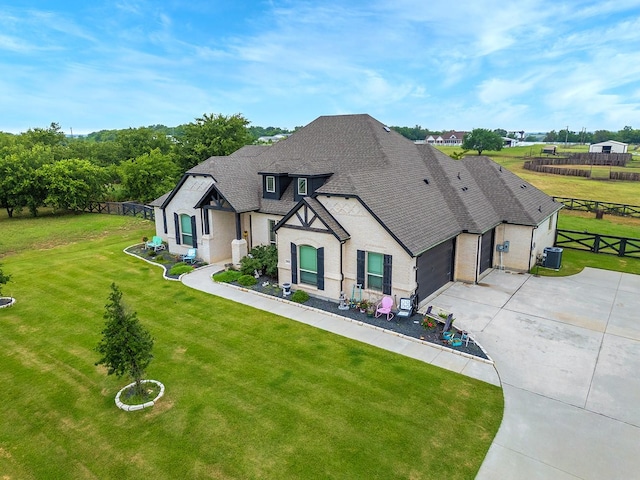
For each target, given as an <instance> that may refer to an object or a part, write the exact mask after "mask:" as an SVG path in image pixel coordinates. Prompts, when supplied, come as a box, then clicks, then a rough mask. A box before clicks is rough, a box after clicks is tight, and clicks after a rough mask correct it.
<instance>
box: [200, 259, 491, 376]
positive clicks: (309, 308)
mask: <svg viewBox="0 0 640 480" xmlns="http://www.w3.org/2000/svg"><path fill="white" fill-rule="evenodd" d="M216 273H217V272H216ZM213 275H215V274H212V275H211V277H212V278H211V280H212V281H214V282H215V283H217V284H219V285H226V286H227V287H231V288H235V289H236V290H240V291H242V292H249V293H253V294H255V295H260V296H262V297H266V298H270V299H272V300H277V301H279V302H283V303H288V304H290V305H295V306H298V307H300V308H302V309H305V310H311V311H314V312H318V313H324V314H325V315H330V316H332V317H335V318H339V319H341V320H346V321H348V322H351V323H355V324H358V325H361V326H363V327H367V328H371V329H373V330H378V331H380V332H383V333H386V334H389V335H395V336H396V337H401V338H404V339H406V340H410V341H412V342H416V343H420V344H422V345H426V346H429V347H432V348H436V349H438V350H444V351H446V352H450V353H453V354H455V355H460V356H461V357H464V358H468V359H470V360H475V361H476V362H481V363H487V364H489V365H493V366H495V362H494V361H493V359H492V358H491V357H490V356H489V354H488V353H487V351H486V350H485V349H484V348H483V347H482V345H480V344H479V343H477V342H476V345H477V346H478V347H479V348H480V350H482V352H483V353H484V354H485V355H486V356H487V358H482V357H477V356H475V355H471V354H469V353H466V352H461V351H459V350H454V349H453V348H449V347H445V346H444V345H438V344H437V343H432V342H428V341H426V340H420V339H419V338H414V337H410V336H408V335H404V334H402V333H398V332H394V331H393V330H387V329H385V328H382V327H378V326H376V325H371V324H369V323H367V322H363V321H361V320H355V319H353V318H349V317H343V316H342V315H339V314H337V313H333V312H327V311H326V310H321V309H319V308H315V307H311V306H307V305H305V304H303V303H296V302H292V301H291V300H287V299H285V298H281V297H274V296H273V295H269V294H266V293H262V292H258V291H256V290H253V289H250V288H245V287H240V286H238V285H233V284H231V283H226V282H216V281H215V280H213ZM474 341H475V339H474Z"/></svg>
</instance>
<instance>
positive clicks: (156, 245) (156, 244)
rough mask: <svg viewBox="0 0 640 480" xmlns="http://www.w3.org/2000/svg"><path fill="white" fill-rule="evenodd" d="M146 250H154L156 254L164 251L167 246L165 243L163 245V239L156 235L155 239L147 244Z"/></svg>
mask: <svg viewBox="0 0 640 480" xmlns="http://www.w3.org/2000/svg"><path fill="white" fill-rule="evenodd" d="M146 248H153V251H154V252H157V251H159V250H164V249H165V246H164V243H162V237H159V236H158V235H154V236H153V238H152V239H151V240H150V241H148V242H147V244H146Z"/></svg>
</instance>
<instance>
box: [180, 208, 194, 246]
mask: <svg viewBox="0 0 640 480" xmlns="http://www.w3.org/2000/svg"><path fill="white" fill-rule="evenodd" d="M180 238H181V239H182V244H183V245H193V231H192V230H191V217H190V216H189V215H186V214H184V213H183V214H182V215H180Z"/></svg>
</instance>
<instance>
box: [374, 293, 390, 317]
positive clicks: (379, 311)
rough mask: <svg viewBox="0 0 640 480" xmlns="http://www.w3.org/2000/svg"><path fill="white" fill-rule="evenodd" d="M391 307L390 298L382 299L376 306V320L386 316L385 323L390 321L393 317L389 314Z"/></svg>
mask: <svg viewBox="0 0 640 480" xmlns="http://www.w3.org/2000/svg"><path fill="white" fill-rule="evenodd" d="M392 307H393V298H391V297H382V300H381V301H380V303H379V304H378V305H377V306H376V313H375V316H376V318H378V317H380V316H382V315H386V316H387V321H389V320H391V319H392V318H393V317H394V315H393V313H391V308H392Z"/></svg>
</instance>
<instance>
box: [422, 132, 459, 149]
mask: <svg viewBox="0 0 640 480" xmlns="http://www.w3.org/2000/svg"><path fill="white" fill-rule="evenodd" d="M466 133H467V132H455V131H453V130H451V131H450V132H447V133H443V134H442V135H435V136H434V135H429V136H428V137H427V138H426V139H425V143H427V144H429V145H444V146H448V147H452V146H459V145H462V138H463V137H464V135H465V134H466Z"/></svg>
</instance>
